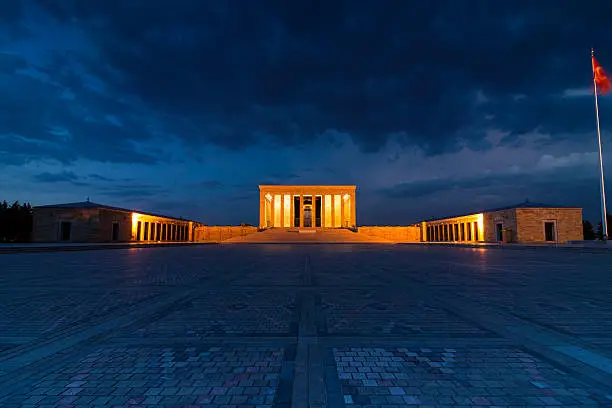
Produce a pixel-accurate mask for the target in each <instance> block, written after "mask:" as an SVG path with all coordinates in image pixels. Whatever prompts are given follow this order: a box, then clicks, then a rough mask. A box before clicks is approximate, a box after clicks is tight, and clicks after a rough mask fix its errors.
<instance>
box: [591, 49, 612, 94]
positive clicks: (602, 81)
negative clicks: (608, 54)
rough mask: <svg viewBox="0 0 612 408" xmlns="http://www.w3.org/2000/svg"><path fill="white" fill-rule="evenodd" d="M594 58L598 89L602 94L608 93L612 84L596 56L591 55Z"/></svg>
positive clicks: (594, 71) (594, 72) (594, 73)
mask: <svg viewBox="0 0 612 408" xmlns="http://www.w3.org/2000/svg"><path fill="white" fill-rule="evenodd" d="M591 58H592V59H593V75H594V77H595V83H596V84H597V89H599V91H600V92H601V93H602V94H605V93H608V92H609V91H610V88H612V86H611V85H610V79H609V78H608V76H607V75H606V73H605V71H604V70H603V68H602V67H601V65H599V63H598V62H597V60H596V59H595V57H591Z"/></svg>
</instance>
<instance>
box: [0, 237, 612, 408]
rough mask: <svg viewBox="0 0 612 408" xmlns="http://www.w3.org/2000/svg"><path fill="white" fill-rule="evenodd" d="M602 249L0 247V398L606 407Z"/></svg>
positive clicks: (5, 401)
mask: <svg viewBox="0 0 612 408" xmlns="http://www.w3.org/2000/svg"><path fill="white" fill-rule="evenodd" d="M611 264H612V253H609V254H608V253H589V252H588V251H584V250H581V249H572V250H567V249H564V250H554V249H547V248H538V249H525V250H517V249H514V250H504V249H499V248H452V247H426V246H411V245H380V244H379V245H361V244H355V245H340V244H335V245H324V244H312V245H306V244H303V245H278V244H277V245H263V244H262V245H248V246H244V245H236V246H234V245H224V246H216V245H215V246H201V247H160V248H131V249H112V250H96V251H81V252H46V253H44V252H42V253H30V254H4V255H0V271H1V272H0V304H1V305H2V306H3V307H2V308H0V407H8V408H12V407H29V408H44V407H117V408H118V407H158V406H159V407H192V408H194V407H250V408H256V407H268V408H273V407H276V408H281V407H290V406H292V407H307V406H312V407H343V406H344V407H355V408H357V407H359V408H364V407H400V406H420V407H470V406H500V407H523V406H529V407H534V406H539V407H550V406H559V407H575V406H580V407H584V406H612V340H611V339H612V323H611V322H612V300H611V299H612V296H611V295H612V293H610V292H612V273H610V265H611Z"/></svg>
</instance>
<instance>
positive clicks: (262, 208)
mask: <svg viewBox="0 0 612 408" xmlns="http://www.w3.org/2000/svg"><path fill="white" fill-rule="evenodd" d="M265 227H266V195H265V193H264V192H263V191H261V190H259V228H265Z"/></svg>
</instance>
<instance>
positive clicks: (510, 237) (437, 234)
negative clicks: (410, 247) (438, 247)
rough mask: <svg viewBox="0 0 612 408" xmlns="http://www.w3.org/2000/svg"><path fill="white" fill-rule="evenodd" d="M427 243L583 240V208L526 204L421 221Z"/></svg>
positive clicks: (560, 241)
mask: <svg viewBox="0 0 612 408" xmlns="http://www.w3.org/2000/svg"><path fill="white" fill-rule="evenodd" d="M421 231H422V240H423V241H425V242H456V243H466V242H467V243H469V242H506V243H510V242H516V243H566V242H568V241H581V240H582V239H584V238H583V229H582V208H579V207H563V206H552V205H546V204H539V203H530V202H529V201H526V202H524V203H521V204H518V205H513V206H509V207H503V208H494V209H490V210H485V211H482V212H479V213H475V214H469V215H462V216H457V217H448V218H442V219H437V220H430V221H425V222H423V223H421Z"/></svg>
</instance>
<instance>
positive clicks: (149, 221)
mask: <svg viewBox="0 0 612 408" xmlns="http://www.w3.org/2000/svg"><path fill="white" fill-rule="evenodd" d="M32 211H33V230H32V241H33V242H83V243H95V242H130V241H132V242H139V241H149V242H157V241H191V240H193V231H194V229H195V227H196V226H199V224H198V223H196V222H194V221H190V220H185V219H182V218H174V217H168V216H165V215H159V214H152V213H147V212H141V211H135V210H129V209H125V208H119V207H111V206H108V205H102V204H96V203H92V202H89V201H85V202H78V203H67V204H55V205H42V206H37V207H34V208H33V209H32Z"/></svg>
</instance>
